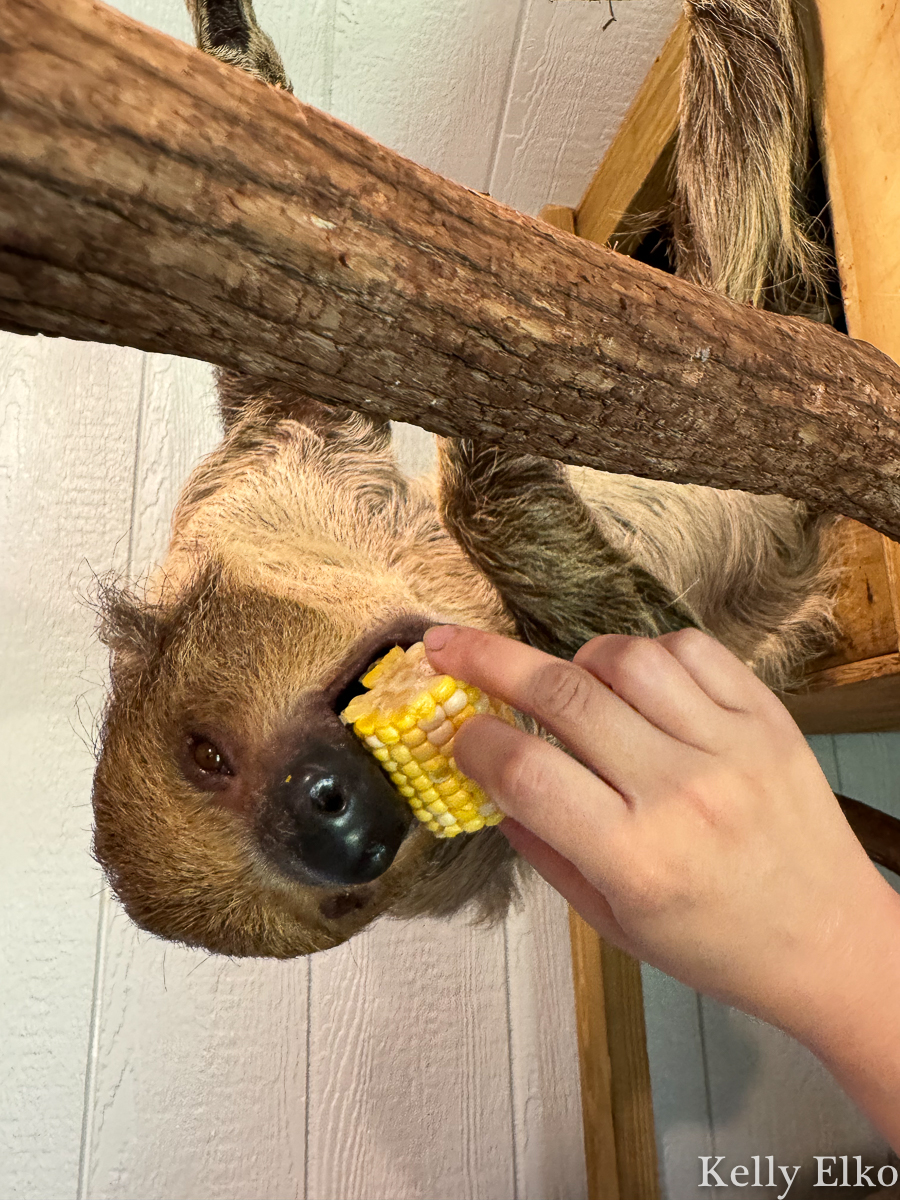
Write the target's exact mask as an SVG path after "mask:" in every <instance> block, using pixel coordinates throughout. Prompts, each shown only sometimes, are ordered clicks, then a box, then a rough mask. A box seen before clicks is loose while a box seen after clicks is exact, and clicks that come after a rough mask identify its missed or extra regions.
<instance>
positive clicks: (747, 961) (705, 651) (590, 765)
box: [425, 626, 900, 1132]
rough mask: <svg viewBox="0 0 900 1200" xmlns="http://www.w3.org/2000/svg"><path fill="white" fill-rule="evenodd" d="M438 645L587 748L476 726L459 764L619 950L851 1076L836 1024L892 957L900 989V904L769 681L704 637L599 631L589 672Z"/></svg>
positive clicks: (466, 730)
mask: <svg viewBox="0 0 900 1200" xmlns="http://www.w3.org/2000/svg"><path fill="white" fill-rule="evenodd" d="M442 637H443V638H444V639H445V640H444V642H443V645H442V646H441V648H440V649H437V648H436V643H437V642H438V640H439V639H440V638H442ZM425 644H426V647H427V648H428V657H429V659H430V661H431V663H432V665H433V666H434V667H435V668H436V669H437V670H439V671H447V672H448V673H450V674H452V675H454V676H456V677H457V678H461V679H465V680H467V681H469V682H471V683H474V684H477V685H478V686H479V687H481V688H483V689H484V690H485V691H487V692H489V693H490V694H491V695H494V696H497V697H499V698H500V699H503V700H505V701H507V702H508V703H509V704H511V705H513V707H515V708H517V709H519V710H520V711H522V712H527V713H530V714H531V715H532V716H533V717H535V718H536V719H537V720H538V721H539V722H540V723H541V725H543V726H544V727H545V728H546V729H547V730H549V731H550V732H551V733H553V734H554V735H555V736H556V737H557V738H558V739H559V740H560V742H562V743H563V744H564V745H565V746H566V747H568V748H569V750H570V751H571V754H572V757H569V756H568V755H567V754H565V753H564V752H563V751H562V750H560V749H557V748H556V747H555V746H552V745H550V744H549V743H548V742H546V741H544V740H542V739H540V738H537V737H533V736H531V735H529V734H526V733H523V732H522V731H521V730H517V729H511V728H510V727H508V726H506V725H504V724H503V723H502V722H500V721H497V720H495V719H493V718H490V717H480V718H472V720H471V721H469V722H467V723H466V725H464V726H463V727H462V729H461V730H460V732H459V734H458V735H457V739H456V743H455V755H456V759H457V762H458V764H459V766H460V769H461V770H463V771H464V772H465V773H466V774H468V775H471V776H472V777H473V778H474V779H476V780H477V781H478V782H479V783H480V784H482V786H483V787H484V788H485V789H486V790H487V791H488V792H489V794H490V795H491V797H492V798H494V799H495V800H496V801H497V803H498V804H499V805H500V807H501V808H502V809H503V810H504V812H506V813H508V814H509V815H510V816H511V817H512V818H514V820H513V821H504V822H503V824H502V825H501V826H500V828H501V829H503V830H505V831H506V832H507V836H508V837H509V840H510V842H511V843H512V844H513V845H514V846H515V847H516V848H517V849H518V850H519V851H520V852H521V853H522V854H523V855H524V856H525V857H526V858H528V859H529V860H530V861H531V862H532V863H533V864H534V865H535V867H537V869H538V870H539V871H540V872H541V874H542V875H544V877H545V878H546V879H547V880H548V881H549V882H550V883H552V884H553V885H554V887H556V888H557V889H558V890H559V891H560V892H562V894H563V895H564V896H565V897H566V898H567V899H568V900H569V901H570V903H571V904H572V905H573V906H574V907H575V908H576V909H578V911H579V912H580V913H581V914H582V915H583V916H584V917H585V918H586V919H587V920H588V921H589V922H590V923H591V924H592V925H594V926H595V927H596V928H597V929H598V930H599V931H600V932H601V933H602V934H603V936H604V937H606V938H607V939H608V940H609V941H611V942H614V943H616V944H617V945H619V946H621V947H622V948H623V949H625V950H628V951H630V952H631V953H632V954H635V955H637V956H638V957H640V958H643V959H645V960H646V961H647V962H650V963H653V964H654V965H656V966H658V967H661V968H662V969H663V970H664V971H666V972H668V973H669V974H671V975H674V976H675V977H676V978H678V979H681V980H682V981H683V982H684V983H687V984H689V985H690V986H691V987H695V988H699V989H701V990H703V991H705V992H707V993H709V994H710V995H714V996H717V997H719V998H721V999H724V1000H727V1001H729V1002H731V1003H733V1004H735V1005H736V1006H738V1007H740V1008H743V1009H745V1010H746V1011H748V1012H752V1013H755V1014H756V1015H758V1016H761V1017H764V1018H765V1019H767V1020H769V1021H771V1022H773V1023H774V1024H778V1025H781V1026H782V1027H784V1028H786V1029H788V1030H789V1031H790V1032H792V1033H793V1034H794V1035H795V1036H797V1037H799V1038H801V1039H802V1040H804V1041H806V1042H807V1044H809V1045H810V1046H812V1048H813V1049H815V1050H816V1051H817V1052H818V1053H820V1054H821V1055H822V1056H823V1057H824V1058H826V1060H829V1063H830V1065H831V1066H832V1069H833V1070H835V1072H836V1073H837V1074H839V1076H840V1074H841V1064H840V1063H837V1062H835V1061H833V1060H834V1057H835V1056H834V1054H833V1053H832V1051H833V1049H834V1048H833V1047H831V1045H830V1042H829V1041H828V1031H832V1033H834V1031H835V1030H836V1029H838V1030H839V1029H841V1028H842V1026H840V1024H838V1026H835V1020H838V1022H840V1019H841V1017H840V1014H846V1013H847V1012H849V1011H850V1009H851V1008H852V1006H853V1004H854V1001H855V1000H858V999H859V997H858V996H857V993H858V992H859V989H860V988H864V989H865V988H870V989H871V988H877V987H878V986H879V985H880V984H881V983H883V982H884V981H883V980H881V978H880V977H879V975H878V966H877V964H879V963H881V962H883V960H884V957H885V954H888V955H890V954H891V953H892V952H893V955H894V968H895V975H896V982H897V983H900V965H898V956H900V899H898V897H897V896H896V895H895V893H894V892H893V891H892V890H891V889H890V888H889V887H888V885H887V884H886V883H885V882H884V880H883V879H882V878H881V876H880V875H879V874H878V872H877V870H876V869H875V867H873V866H872V864H871V863H870V862H869V860H868V858H867V856H866V854H865V852H864V851H863V849H862V847H861V846H860V844H859V842H858V841H857V839H856V838H855V837H854V835H853V833H852V831H851V830H850V827H849V825H848V824H847V822H846V820H845V818H844V816H843V814H842V812H841V810H840V807H839V805H838V803H837V801H836V800H835V798H834V795H833V794H832V792H831V789H830V788H829V786H828V783H827V782H826V780H825V777H824V775H823V774H822V772H821V770H820V768H819V766H818V764H817V762H816V759H815V757H814V756H813V754H812V752H811V751H810V749H809V747H808V746H807V744H806V742H805V740H804V738H803V736H802V734H801V733H800V731H799V730H798V729H797V726H796V725H795V724H794V722H793V721H792V719H791V717H790V716H789V714H788V712H787V710H786V709H785V708H784V707H783V705H782V704H781V703H780V702H779V701H778V700H777V699H776V697H775V696H774V695H773V694H772V693H771V692H770V691H769V690H768V688H766V687H765V686H764V685H763V684H762V683H760V682H759V680H758V679H756V677H755V676H754V675H753V674H752V673H751V672H750V671H749V670H748V668H747V667H745V666H744V665H743V664H742V663H741V662H739V660H738V659H736V658H735V657H734V656H733V655H732V654H731V653H730V652H729V651H727V650H726V649H725V648H724V647H722V646H721V645H720V644H719V643H718V642H716V641H714V640H713V639H712V638H710V637H707V636H706V635H705V634H702V633H700V632H698V631H697V630H692V629H686V630H680V631H679V632H677V633H670V634H666V635H664V636H663V637H660V638H656V639H646V638H631V637H619V636H607V637H598V638H594V639H593V640H592V641H590V642H588V643H587V644H586V645H585V646H583V647H582V648H581V650H579V652H578V654H577V655H576V656H575V659H574V661H573V662H572V663H565V662H562V661H560V660H558V659H555V658H552V657H551V656H549V655H547V654H543V653H541V652H540V651H537V650H534V649H532V648H531V647H528V646H525V645H522V644H521V643H519V642H514V641H510V640H509V639H506V638H501V637H498V636H496V635H494V634H488V633H483V632H480V631H476V630H470V629H461V628H458V627H455V626H453V627H440V628H439V629H436V630H434V631H432V632H431V634H430V635H426V639H425ZM873 969H874V975H873ZM893 1005H894V1008H895V1009H900V1000H896V998H895V999H894V1001H893ZM848 1006H849V1007H848ZM898 1023H900V1022H898ZM823 1030H824V1031H825V1033H824V1035H823ZM897 1032H898V1033H900V1029H898V1031H897ZM835 1036H838V1034H837V1033H835ZM840 1037H841V1038H843V1039H844V1041H845V1042H846V1038H847V1030H846V1029H844V1030H843V1033H840ZM823 1038H824V1040H823ZM826 1043H827V1044H826ZM844 1074H845V1075H846V1072H844ZM898 1084H900V1068H898ZM845 1085H846V1080H845ZM855 1090H856V1093H857V1098H858V1099H859V1098H860V1096H859V1091H860V1089H859V1088H858V1087H857V1088H856V1089H855ZM894 1102H895V1104H896V1108H897V1110H898V1111H900V1094H895V1095H894ZM898 1119H900V1118H898ZM885 1128H887V1127H885ZM898 1132H900V1131H898Z"/></svg>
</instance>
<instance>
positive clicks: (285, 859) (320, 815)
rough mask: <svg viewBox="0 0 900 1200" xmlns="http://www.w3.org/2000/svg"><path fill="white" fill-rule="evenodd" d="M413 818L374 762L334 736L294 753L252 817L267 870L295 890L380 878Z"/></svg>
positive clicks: (347, 738) (341, 735) (344, 735)
mask: <svg viewBox="0 0 900 1200" xmlns="http://www.w3.org/2000/svg"><path fill="white" fill-rule="evenodd" d="M411 820H412V813H411V812H410V809H409V807H408V805H406V804H405V803H404V802H403V800H402V799H401V798H400V796H398V795H397V793H396V792H395V791H394V789H393V787H392V786H391V784H390V782H389V781H388V779H387V778H386V776H385V775H384V772H383V771H382V770H381V768H380V767H379V766H378V764H377V762H376V761H375V760H374V759H373V758H372V757H371V756H370V755H369V754H367V753H366V751H365V750H364V749H363V748H362V746H360V745H359V743H358V742H357V740H356V738H354V737H353V735H352V734H350V733H349V732H348V731H345V730H344V729H343V728H341V729H340V730H339V731H337V730H336V731H335V736H334V737H331V736H330V735H329V736H328V737H325V738H323V737H321V736H318V735H317V736H315V737H312V738H310V739H309V740H307V741H305V742H303V744H302V745H301V746H300V747H295V753H294V754H293V755H292V756H291V760H290V762H289V763H288V764H287V765H286V766H285V767H284V769H283V770H282V771H281V772H280V774H279V778H278V780H277V781H276V782H275V783H274V784H273V785H272V786H271V787H270V788H269V790H268V793H267V795H266V799H265V801H264V802H263V804H262V805H261V806H260V809H259V811H258V815H257V822H256V828H257V835H258V838H259V845H260V847H261V849H262V851H263V853H264V854H265V856H266V858H267V859H268V860H269V862H270V863H271V864H272V865H273V866H274V867H275V868H276V869H277V870H279V871H281V872H282V873H283V874H285V875H288V876H289V877H290V878H292V879H294V880H297V881H298V882H300V883H309V884H313V885H316V884H318V885H327V884H331V885H334V884H344V885H348V884H354V883H368V882H370V881H371V880H372V879H377V878H378V876H379V875H382V874H384V872H385V871H386V870H387V869H388V867H389V866H390V865H391V863H392V862H393V861H394V857H395V855H396V853H397V851H398V850H399V849H400V844H401V843H402V841H403V838H404V837H405V835H406V832H407V830H408V829H409V826H410V822H411Z"/></svg>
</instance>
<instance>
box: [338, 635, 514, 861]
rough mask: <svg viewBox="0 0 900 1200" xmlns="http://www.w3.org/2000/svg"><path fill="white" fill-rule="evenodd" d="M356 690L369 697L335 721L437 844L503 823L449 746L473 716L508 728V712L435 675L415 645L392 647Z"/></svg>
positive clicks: (354, 702) (421, 649)
mask: <svg viewBox="0 0 900 1200" xmlns="http://www.w3.org/2000/svg"><path fill="white" fill-rule="evenodd" d="M360 682H361V683H362V684H363V686H364V687H367V688H370V689H371V690H370V691H368V692H365V693H363V694H362V695H359V696H354V698H353V699H352V700H351V701H350V703H349V704H348V705H347V707H346V708H345V709H344V711H343V712H342V713H341V720H342V721H344V722H345V723H346V724H349V725H352V726H353V731H354V733H355V734H356V736H357V737H358V738H359V739H360V741H361V742H362V743H363V745H364V746H366V748H367V749H368V750H370V751H371V753H372V754H374V755H375V757H376V758H377V759H378V761H379V762H380V763H381V766H382V767H383V769H384V770H385V771H386V772H387V773H388V775H389V776H390V778H391V782H392V783H393V784H394V785H395V787H396V788H397V791H398V792H399V793H400V794H401V796H405V797H406V799H407V800H408V801H409V804H410V805H411V807H412V809H413V812H414V813H415V815H416V816H417V817H418V819H419V820H420V821H422V822H423V824H425V825H426V826H427V827H428V828H429V829H430V830H431V832H432V833H433V834H434V835H435V836H436V837H439V838H448V837H456V835H457V834H458V833H475V832H476V830H478V829H481V828H482V827H483V826H485V825H496V824H498V822H500V821H502V820H503V813H502V812H500V811H499V809H498V808H497V807H496V805H494V804H492V803H491V801H490V800H489V799H488V797H487V796H486V795H485V793H484V791H483V790H482V789H481V788H480V787H479V786H478V784H477V783H475V782H474V781H473V780H471V779H468V778H467V777H466V776H465V775H463V773H462V772H461V771H460V770H459V769H458V768H457V766H456V762H455V761H454V759H453V738H454V736H455V734H456V731H457V729H459V727H460V725H462V723H463V721H466V720H468V718H469V717H472V716H474V715H475V713H492V714H493V715H494V716H498V717H502V718H503V720H504V721H508V722H509V724H511V725H514V724H515V716H514V714H513V711H512V709H511V708H509V707H508V705H506V704H503V703H501V702H500V701H498V700H492V699H491V698H490V697H489V696H485V695H484V694H483V693H482V692H481V691H480V690H479V689H478V688H476V687H472V686H470V685H469V684H466V683H462V682H460V680H458V679H454V678H453V677H452V676H451V675H436V674H435V672H434V671H433V670H432V668H431V666H430V665H429V662H428V659H427V658H426V657H425V647H424V646H423V645H422V643H421V642H417V643H416V644H415V645H414V646H410V648H409V649H408V650H403V649H402V648H401V647H400V646H395V647H394V648H393V650H389V651H388V653H387V654H386V655H385V656H384V657H383V658H381V659H379V660H378V662H376V663H375V664H374V665H373V666H372V667H371V668H370V669H369V671H368V672H367V673H366V674H365V675H364V676H363V677H362V679H361V680H360Z"/></svg>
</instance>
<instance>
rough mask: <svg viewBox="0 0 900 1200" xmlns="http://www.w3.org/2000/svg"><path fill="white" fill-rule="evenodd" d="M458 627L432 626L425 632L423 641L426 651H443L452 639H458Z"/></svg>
mask: <svg viewBox="0 0 900 1200" xmlns="http://www.w3.org/2000/svg"><path fill="white" fill-rule="evenodd" d="M458 630H459V626H458V625H432V627H431V628H430V629H426V630H425V636H424V637H423V638H422V641H423V642H424V643H425V649H426V650H443V649H444V647H445V646H446V645H447V643H448V642H449V641H450V639H451V638H454V637H456V634H457V631H458Z"/></svg>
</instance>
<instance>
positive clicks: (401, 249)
mask: <svg viewBox="0 0 900 1200" xmlns="http://www.w3.org/2000/svg"><path fill="white" fill-rule="evenodd" d="M0 325H3V326H4V327H6V328H7V329H13V330H15V331H17V332H24V331H28V330H30V331H35V332H37V331H40V332H43V333H48V334H56V335H62V336H66V337H73V338H84V339H90V340H94V341H103V342H114V343H118V344H123V345H131V346H137V347H139V348H141V349H144V350H159V351H165V352H168V353H172V354H182V355H187V356H189V357H192V358H200V359H205V360H207V361H209V362H214V363H220V364H222V365H225V366H228V367H234V368H238V369H240V370H243V371H246V372H249V373H251V374H258V375H262V376H265V377H268V378H272V379H277V380H282V381H284V382H287V383H290V384H292V385H294V386H296V387H298V388H300V389H302V390H304V391H305V392H307V393H308V394H309V395H311V396H313V397H316V398H318V399H321V400H325V401H330V402H336V403H341V404H347V405H349V406H350V407H352V408H357V409H360V410H362V411H366V412H370V413H375V414H378V415H380V416H385V417H392V418H397V419H400V420H404V421H411V422H413V423H415V424H418V425H422V426H424V427H425V428H426V429H431V430H433V431H435V432H437V433H442V434H457V435H466V436H472V437H477V438H481V439H483V440H487V441H498V442H499V441H502V442H503V443H504V444H505V445H507V446H510V445H512V446H515V447H518V448H521V449H522V450H528V451H531V452H534V453H537V454H541V455H545V456H548V457H551V458H558V459H562V460H563V461H566V462H573V463H582V464H585V465H588V466H592V467H598V468H601V469H607V470H615V471H627V472H631V473H634V474H639V475H649V476H654V477H657V478H661V479H672V480H676V481H679V482H694V483H703V484H711V485H713V486H716V487H739V488H742V489H744V490H746V491H754V492H782V493H784V494H787V495H791V496H795V497H798V498H800V499H804V500H806V501H807V502H809V503H810V504H811V505H812V506H813V507H814V508H817V509H828V510H837V511H840V512H843V513H846V514H847V515H849V516H853V517H856V518H857V519H859V520H861V521H864V522H866V523H867V524H869V525H872V526H874V527H875V528H876V529H879V530H881V531H882V532H884V533H887V534H888V535H890V536H893V537H896V538H900V504H898V501H900V485H898V472H900V423H898V415H900V414H898V396H900V370H898V368H897V366H896V365H895V364H894V363H893V362H891V360H890V359H888V358H886V357H885V356H884V355H883V354H881V353H879V352H878V351H876V350H875V349H873V348H872V347H871V346H869V345H867V344H865V343H863V342H854V341H852V340H851V339H849V338H847V337H844V336H842V335H840V334H837V333H835V332H834V331H833V330H830V329H826V328H823V327H821V326H817V325H813V324H810V323H808V322H805V321H803V320H800V319H788V318H783V317H778V316H773V315H770V314H764V313H760V312H758V311H755V310H753V309H749V308H745V307H742V306H740V305H737V304H735V303H733V302H731V301H729V300H727V299H725V298H723V297H721V296H717V295H714V294H711V293H708V292H704V291H702V290H701V289H699V288H697V287H695V286H693V285H691V284H688V283H685V282H683V281H681V280H676V279H673V278H671V277H670V276H668V275H665V274H663V273H660V272H657V271H654V270H653V269H652V268H650V267H647V266H644V265H642V264H640V263H637V262H633V261H632V260H630V259H628V258H625V257H623V256H621V255H617V254H615V253H613V252H611V251H607V250H603V249H601V248H600V247H597V246H594V245H592V244H591V243H589V242H586V241H584V240H579V239H576V238H573V237H570V236H568V235H566V234H563V233H560V232H558V231H556V230H554V229H552V228H550V227H549V226H547V225H544V224H543V223H541V222H539V221H536V220H533V219H531V218H528V217H525V216H522V215H520V214H518V213H515V212H513V211H512V210H510V209H507V208H504V207H503V206H502V205H500V204H497V203H496V202H494V201H493V200H491V199H489V198H486V197H483V196H480V195H478V194H476V193H473V192H470V191H468V190H467V189H465V188H463V187H461V186H459V185H457V184H454V183H451V182H449V181H447V180H444V179H441V178H440V177H438V176H436V175H434V174H432V173H431V172H429V171H426V170H424V169H423V168H421V167H418V166H416V165H415V164H413V163H410V162H408V161H407V160H405V159H403V158H401V157H400V156H399V155H397V154H394V153H392V152H391V151H389V150H386V149H385V148H384V147H382V146H379V145H377V144H376V143H374V142H372V141H371V140H369V139H368V138H366V137H364V136H363V135H362V134H360V133H358V132H357V131H355V130H353V129H350V128H349V127H348V126H346V125H343V124H341V123H340V122H339V121H336V120H334V119H333V118H332V117H329V116H326V115H325V114H323V113H320V112H318V111H316V110H315V109H312V108H310V107H308V106H306V105H304V104H302V103H300V102H299V101H298V100H296V99H295V98H294V97H293V96H290V95H287V94H285V93H284V92H279V91H277V90H275V89H272V88H268V87H266V86H265V85H263V84H261V83H258V82H256V81H254V80H252V79H250V78H249V77H247V76H246V75H244V74H242V73H241V72H239V71H237V70H234V69H231V68H229V67H226V66H223V65H222V64H220V63H218V62H216V61H214V60H213V59H211V58H209V57H208V56H205V55H203V54H201V53H200V52H199V51H196V50H193V49H191V48H189V47H187V46H184V45H182V44H180V43H178V42H176V41H174V40H172V39H170V38H168V37H165V36H164V35H162V34H159V33H157V32H155V31H153V30H150V29H147V28H146V27H144V26H141V25H139V24H138V23H137V22H134V21H131V20H129V19H128V18H126V17H124V16H122V15H121V14H119V13H117V12H115V11H113V10H111V9H109V8H107V7H106V6H105V5H103V4H100V3H98V2H96V0H0Z"/></svg>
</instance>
